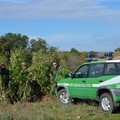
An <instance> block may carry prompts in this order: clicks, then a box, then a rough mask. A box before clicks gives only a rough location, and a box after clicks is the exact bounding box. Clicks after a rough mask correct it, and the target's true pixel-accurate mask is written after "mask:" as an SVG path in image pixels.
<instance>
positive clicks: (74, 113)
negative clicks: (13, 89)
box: [0, 97, 120, 120]
mask: <svg viewBox="0 0 120 120" xmlns="http://www.w3.org/2000/svg"><path fill="white" fill-rule="evenodd" d="M101 119H102V120H119V119H120V114H119V113H116V114H110V113H104V112H102V111H101V110H100V108H99V107H98V106H94V105H88V104H87V103H83V102H82V103H79V104H76V105H73V104H71V105H62V104H61V103H59V102H58V101H57V99H56V97H46V98H44V99H43V100H42V101H39V102H34V103H29V102H24V103H15V104H13V105H10V104H3V103H1V105H0V120H101Z"/></svg>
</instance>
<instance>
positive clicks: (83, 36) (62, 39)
mask: <svg viewBox="0 0 120 120" xmlns="http://www.w3.org/2000/svg"><path fill="white" fill-rule="evenodd" d="M94 36H95V35H93V34H90V33H89V34H88V33H79V34H56V35H50V36H47V37H44V36H43V37H42V39H45V40H46V42H47V43H48V45H50V46H54V47H57V48H59V50H67V51H69V50H71V48H75V49H77V50H79V51H93V50H94V51H114V50H115V49H116V48H118V47H119V44H120V40H119V38H120V36H117V37H115V36H113V37H111V36H106V37H103V36H101V35H96V37H94ZM37 37H38V36H34V37H33V36H31V37H30V38H37Z"/></svg>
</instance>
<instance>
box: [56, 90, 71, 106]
mask: <svg viewBox="0 0 120 120" xmlns="http://www.w3.org/2000/svg"><path fill="white" fill-rule="evenodd" d="M58 99H59V101H60V102H61V103H63V104H69V103H71V99H70V97H69V94H68V92H67V90H66V89H61V90H60V91H59V92H58Z"/></svg>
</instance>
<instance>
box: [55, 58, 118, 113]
mask: <svg viewBox="0 0 120 120" xmlns="http://www.w3.org/2000/svg"><path fill="white" fill-rule="evenodd" d="M56 94H57V97H58V99H59V101H60V102H61V103H63V104H69V103H71V102H72V101H73V100H74V99H75V98H82V99H87V100H89V99H92V100H96V101H99V104H100V107H101V108H102V110H103V111H104V112H111V113H112V112H114V111H115V109H116V108H117V107H118V106H119V105H120V60H106V61H92V62H85V63H83V64H82V65H80V67H79V68H78V69H77V70H76V72H75V73H74V74H72V75H71V77H69V78H66V79H63V80H59V81H58V82H57V85H56Z"/></svg>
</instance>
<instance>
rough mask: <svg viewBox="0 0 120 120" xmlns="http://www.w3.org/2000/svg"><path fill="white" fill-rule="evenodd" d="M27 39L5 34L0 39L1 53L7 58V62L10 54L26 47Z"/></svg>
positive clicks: (21, 36) (23, 36)
mask: <svg viewBox="0 0 120 120" xmlns="http://www.w3.org/2000/svg"><path fill="white" fill-rule="evenodd" d="M28 39H29V38H28V37H27V36H26V35H21V34H14V33H7V34H5V35H4V36H1V37H0V46H1V49H0V50H1V52H2V53H3V54H5V56H6V57H7V61H8V62H9V61H10V54H11V51H12V50H15V49H19V48H22V49H25V48H26V47H27V45H28Z"/></svg>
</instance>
